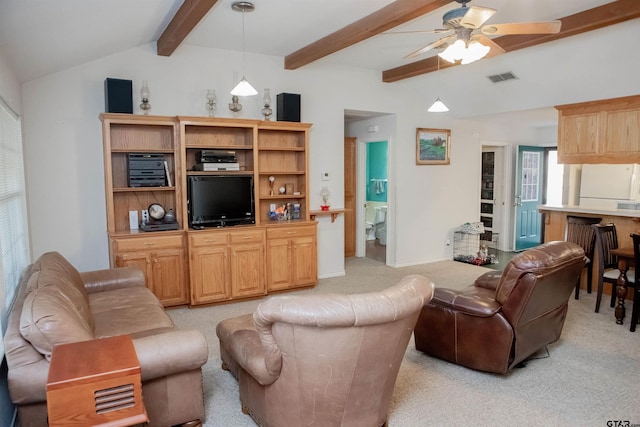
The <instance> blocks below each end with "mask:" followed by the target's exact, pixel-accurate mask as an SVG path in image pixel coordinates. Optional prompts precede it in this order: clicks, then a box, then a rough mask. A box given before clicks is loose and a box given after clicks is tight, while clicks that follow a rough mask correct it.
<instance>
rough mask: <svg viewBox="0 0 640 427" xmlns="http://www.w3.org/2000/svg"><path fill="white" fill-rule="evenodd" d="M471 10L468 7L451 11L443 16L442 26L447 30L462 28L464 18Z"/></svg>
mask: <svg viewBox="0 0 640 427" xmlns="http://www.w3.org/2000/svg"><path fill="white" fill-rule="evenodd" d="M468 10H469V9H468V8H467V7H466V6H462V7H459V8H457V9H453V10H450V11H448V12H446V13H445V14H444V15H442V25H443V26H444V27H445V28H451V29H455V28H457V27H460V21H461V20H462V18H464V15H466V13H467V11H468Z"/></svg>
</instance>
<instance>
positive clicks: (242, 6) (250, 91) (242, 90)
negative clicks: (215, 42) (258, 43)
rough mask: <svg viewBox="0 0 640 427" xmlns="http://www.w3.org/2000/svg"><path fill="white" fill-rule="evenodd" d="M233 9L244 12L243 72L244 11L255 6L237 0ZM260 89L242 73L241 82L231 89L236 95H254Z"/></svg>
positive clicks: (243, 55)
mask: <svg viewBox="0 0 640 427" xmlns="http://www.w3.org/2000/svg"><path fill="white" fill-rule="evenodd" d="M231 9H233V10H234V11H236V12H242V72H243V73H244V71H245V50H244V13H245V12H253V11H254V9H255V6H254V5H253V3H251V2H248V1H237V2H235V3H233V4H232V5H231ZM257 94H258V91H257V90H255V89H254V87H253V86H251V83H249V81H248V80H247V78H246V77H245V76H244V74H243V75H242V79H240V83H238V84H237V85H236V87H234V88H233V89H232V90H231V95H236V96H253V95H257Z"/></svg>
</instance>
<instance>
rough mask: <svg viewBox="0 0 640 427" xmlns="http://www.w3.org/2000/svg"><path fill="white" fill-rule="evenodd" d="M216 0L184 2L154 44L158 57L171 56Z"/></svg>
mask: <svg viewBox="0 0 640 427" xmlns="http://www.w3.org/2000/svg"><path fill="white" fill-rule="evenodd" d="M216 3H218V0H184V3H182V5H181V6H180V9H178V11H177V12H176V14H175V16H174V17H173V19H172V20H171V22H169V25H167V28H165V30H164V31H163V32H162V35H161V36H160V38H159V39H158V41H157V42H156V50H157V52H158V55H160V56H171V54H172V53H173V52H174V51H175V50H176V49H177V48H178V46H180V43H182V42H183V41H184V39H186V38H187V36H188V35H189V33H190V32H191V31H192V30H193V29H194V28H195V27H196V25H198V23H199V22H200V21H201V20H202V18H204V16H205V15H206V14H207V13H208V12H209V11H210V10H211V8H212V7H213V6H215V4H216Z"/></svg>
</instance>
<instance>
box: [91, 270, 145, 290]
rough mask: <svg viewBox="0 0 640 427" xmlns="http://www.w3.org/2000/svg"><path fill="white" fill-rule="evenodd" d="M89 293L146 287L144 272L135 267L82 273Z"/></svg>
mask: <svg viewBox="0 0 640 427" xmlns="http://www.w3.org/2000/svg"><path fill="white" fill-rule="evenodd" d="M80 277H81V278H82V281H83V282H84V288H85V289H86V291H87V293H90V294H92V293H96V292H104V291H109V290H113V289H121V288H130V287H133V286H144V272H143V271H142V270H140V269H138V268H135V267H120V268H109V269H106V270H95V271H85V272H83V273H80Z"/></svg>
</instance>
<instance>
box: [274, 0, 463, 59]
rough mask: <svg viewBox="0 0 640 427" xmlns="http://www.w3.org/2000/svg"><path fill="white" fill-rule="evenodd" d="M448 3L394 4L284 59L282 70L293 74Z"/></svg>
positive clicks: (399, 0)
mask: <svg viewBox="0 0 640 427" xmlns="http://www.w3.org/2000/svg"><path fill="white" fill-rule="evenodd" d="M450 3H451V0H396V1H394V2H393V3H391V4H389V5H387V6H385V7H383V8H382V9H379V10H377V11H375V12H373V13H372V14H370V15H367V16H365V17H364V18H362V19H359V20H358V21H356V22H354V23H352V24H349V25H347V26H346V27H344V28H341V29H340V30H338V31H335V32H333V33H331V34H329V35H328V36H325V37H323V38H321V39H319V40H316V41H315V42H313V43H311V44H309V45H307V46H305V47H303V48H301V49H299V50H297V51H295V52H293V53H291V54H289V55H287V56H286V57H285V58H284V68H285V69H286V70H295V69H297V68H300V67H302V66H304V65H307V64H309V63H311V62H313V61H317V60H318V59H320V58H324V57H325V56H328V55H331V54H332V53H335V52H338V51H339V50H342V49H345V48H347V47H349V46H352V45H354V44H356V43H359V42H361V41H363V40H366V39H368V38H370V37H373V36H375V35H378V34H380V33H383V32H384V31H387V30H390V29H391V28H394V27H397V26H398V25H401V24H404V23H405V22H409V21H411V20H412V19H415V18H418V17H420V16H422V15H425V14H427V13H429V12H433V11H434V10H436V9H437V8H439V7H442V6H446V5H448V4H450Z"/></svg>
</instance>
